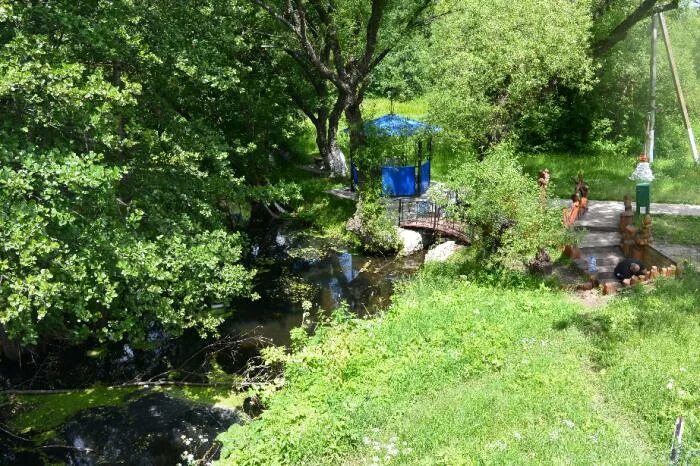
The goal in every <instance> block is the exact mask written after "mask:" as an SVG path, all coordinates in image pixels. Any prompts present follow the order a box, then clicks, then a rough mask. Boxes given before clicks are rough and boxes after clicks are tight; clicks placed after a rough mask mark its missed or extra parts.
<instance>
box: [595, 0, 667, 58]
mask: <svg viewBox="0 0 700 466" xmlns="http://www.w3.org/2000/svg"><path fill="white" fill-rule="evenodd" d="M623 3H624V2H623ZM678 5H679V2H678V0H671V1H659V0H643V1H642V2H641V3H639V4H637V6H636V8H634V9H632V10H631V11H629V9H628V8H624V7H627V4H624V7H623V9H620V8H619V2H616V1H615V0H598V2H597V3H595V4H594V8H593V15H594V19H598V18H601V17H603V16H605V15H611V16H612V15H613V14H611V10H617V11H619V12H622V13H623V15H624V16H623V17H622V19H621V20H619V22H616V23H615V25H614V27H612V29H610V30H608V31H605V32H604V34H603V35H602V36H601V37H600V38H598V39H597V40H596V41H595V42H594V43H593V53H594V55H596V56H600V55H603V54H605V53H606V52H608V51H609V50H610V49H611V48H613V47H614V46H615V44H618V43H619V42H620V41H622V40H624V39H625V38H626V37H627V34H628V33H629V31H630V29H632V27H634V25H635V24H637V23H639V22H640V21H642V20H644V19H647V18H650V17H651V16H653V15H654V14H656V13H661V12H664V11H670V10H674V9H676V8H678ZM615 7H617V8H615ZM617 16H619V15H617Z"/></svg>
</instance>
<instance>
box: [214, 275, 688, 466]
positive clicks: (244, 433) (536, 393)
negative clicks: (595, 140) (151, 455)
mask: <svg viewBox="0 0 700 466" xmlns="http://www.w3.org/2000/svg"><path fill="white" fill-rule="evenodd" d="M472 268H473V269H479V264H478V263H475V264H472V265H470V266H469V267H467V268H465V267H463V266H462V265H460V264H458V263H454V262H453V263H448V264H444V265H442V264H441V265H436V266H431V267H428V269H427V270H424V271H423V272H421V273H420V274H419V275H418V276H417V277H416V278H415V279H414V280H412V281H411V282H410V283H408V284H407V285H405V286H404V287H403V288H402V290H401V291H400V292H399V294H398V295H397V296H396V297H395V301H394V304H393V305H392V307H391V308H390V309H389V311H388V312H387V313H386V314H385V315H382V316H379V317H377V318H375V319H371V320H351V321H348V322H345V323H342V324H336V325H335V326H331V327H325V328H321V329H319V330H318V332H317V333H316V335H315V336H313V337H311V340H310V341H309V343H308V344H307V346H305V347H304V348H302V349H299V350H298V351H295V352H294V353H292V354H290V355H288V356H286V357H285V356H283V355H278V356H281V357H283V358H284V359H285V361H286V380H285V384H284V388H283V389H282V390H281V391H278V392H276V393H272V394H270V395H268V397H267V401H268V404H269V409H268V410H266V411H265V412H264V413H263V415H262V416H261V417H260V418H259V419H257V420H255V421H253V422H251V423H250V424H248V425H243V426H233V427H232V428H231V429H230V430H229V431H228V432H227V433H225V434H223V435H221V436H220V439H221V440H222V441H223V442H224V449H223V452H222V459H221V463H222V464H241V465H243V464H364V463H376V464H386V463H397V464H480V463H484V462H485V463H508V464H522V463H526V464H529V463H557V464H560V463H570V464H594V463H613V464H651V463H656V462H661V461H664V460H665V458H666V457H667V453H668V451H667V443H668V442H667V438H666V437H667V435H666V436H665V437H664V438H654V439H653V440H650V438H649V437H648V436H647V435H646V433H647V432H646V430H647V427H648V426H650V425H652V423H653V422H654V421H653V420H651V419H646V418H643V419H640V418H638V417H637V416H634V415H633V414H630V413H628V412H627V411H626V410H625V409H623V408H622V406H621V405H620V404H617V403H614V402H611V401H610V398H611V397H610V395H611V393H610V392H608V391H607V390H608V389H609V385H608V384H607V375H605V374H600V373H598V372H596V371H595V370H594V368H593V365H592V363H591V360H590V357H591V353H595V352H594V351H593V345H592V344H591V342H590V340H588V338H587V337H586V336H585V334H584V333H582V332H581V331H580V330H579V329H578V328H577V327H575V326H571V327H567V328H564V329H561V327H560V326H558V325H557V324H558V323H559V322H561V321H566V320H569V319H572V318H574V317H575V316H576V315H577V314H578V313H582V312H583V309H582V308H580V307H579V306H578V305H576V304H573V303H572V302H571V300H570V298H569V297H568V296H566V295H565V294H562V293H560V292H555V291H551V290H548V289H547V288H546V287H543V286H531V285H528V284H527V283H528V281H527V280H523V281H522V282H521V283H522V286H518V287H514V288H511V287H510V286H509V285H508V284H507V282H499V281H498V280H495V283H496V284H495V285H494V286H492V285H486V284H483V283H482V282H481V279H480V277H479V275H474V274H473V273H471V272H470V271H469V269H472ZM532 284H534V285H536V283H532ZM688 362H689V359H688V357H684V358H682V362H681V361H678V362H677V364H679V365H680V364H683V367H687V368H688V370H689V371H691V370H695V369H696V368H695V366H685V364H688ZM635 373H636V369H634V370H629V371H627V377H634V374H635ZM692 374H695V375H697V370H695V372H689V374H688V376H689V377H690V376H691V375H692ZM620 393H623V392H620ZM643 394H644V392H642V391H640V392H638V394H637V395H636V396H638V397H642V396H644V395H643ZM627 399H628V400H630V401H631V399H630V398H627ZM654 406H658V405H652V406H649V409H650V410H651V409H653V407H654ZM693 409H695V408H693ZM640 424H641V425H640ZM664 427H667V426H664ZM666 433H667V432H666Z"/></svg>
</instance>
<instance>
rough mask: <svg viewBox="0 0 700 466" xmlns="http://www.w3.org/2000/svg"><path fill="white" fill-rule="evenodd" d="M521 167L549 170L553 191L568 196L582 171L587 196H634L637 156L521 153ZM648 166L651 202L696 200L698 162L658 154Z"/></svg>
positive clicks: (698, 197) (698, 198) (699, 181)
mask: <svg viewBox="0 0 700 466" xmlns="http://www.w3.org/2000/svg"><path fill="white" fill-rule="evenodd" d="M520 160H521V162H522V164H523V167H524V169H525V171H526V172H527V173H530V174H531V175H532V176H533V177H535V176H537V173H538V171H539V170H541V169H543V168H548V169H549V170H550V172H551V176H552V183H553V184H554V192H555V194H556V195H557V196H559V197H562V198H568V197H570V196H571V194H572V193H573V189H574V185H573V181H572V178H573V177H575V176H576V175H577V173H578V172H579V171H581V172H583V175H584V178H585V180H586V182H587V183H588V184H589V186H590V189H591V190H590V193H589V196H590V198H591V199H600V200H617V201H621V200H622V198H623V197H624V196H625V194H629V195H631V196H634V190H635V187H634V182H633V181H630V180H629V176H630V175H631V174H632V172H633V171H634V168H635V166H636V164H637V160H636V159H635V158H634V157H625V156H612V155H587V154H523V155H522V156H521V157H520ZM652 169H653V171H654V175H655V176H656V180H655V181H654V182H653V183H652V185H651V197H652V202H668V203H681V204H700V166H697V165H695V163H694V162H693V161H692V160H691V159H690V158H689V157H688V158H681V157H679V158H677V159H670V158H666V159H664V158H659V159H657V160H656V161H655V162H654V164H653V166H652Z"/></svg>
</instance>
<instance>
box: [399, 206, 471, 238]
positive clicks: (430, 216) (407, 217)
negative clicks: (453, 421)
mask: <svg viewBox="0 0 700 466" xmlns="http://www.w3.org/2000/svg"><path fill="white" fill-rule="evenodd" d="M398 225H399V226H400V227H401V228H407V229H411V230H428V231H433V232H436V233H439V234H441V235H442V236H445V237H449V238H452V239H454V240H457V241H459V242H461V243H464V244H469V243H470V241H469V237H468V236H467V228H466V226H465V225H464V224H462V223H460V222H457V221H455V220H454V219H451V218H450V217H449V215H448V214H447V212H446V211H445V209H443V208H442V207H441V206H439V205H437V204H435V203H433V202H430V201H428V200H427V199H421V198H418V199H398Z"/></svg>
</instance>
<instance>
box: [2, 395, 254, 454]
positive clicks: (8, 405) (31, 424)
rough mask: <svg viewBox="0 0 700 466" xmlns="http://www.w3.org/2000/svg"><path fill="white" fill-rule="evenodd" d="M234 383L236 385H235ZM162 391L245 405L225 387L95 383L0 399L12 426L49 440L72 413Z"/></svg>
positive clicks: (212, 403) (205, 401) (200, 400)
mask: <svg viewBox="0 0 700 466" xmlns="http://www.w3.org/2000/svg"><path fill="white" fill-rule="evenodd" d="M232 386H233V385H232ZM154 391H160V392H163V393H166V394H168V395H170V396H173V397H176V398H180V399H184V400H188V401H192V402H196V403H203V404H206V405H210V406H216V407H220V408H225V409H236V408H239V407H240V406H242V404H243V399H244V398H245V396H246V395H245V394H244V393H241V392H239V391H235V390H233V389H230V388H225V387H194V386H183V387H177V386H166V387H149V388H140V387H124V388H107V387H94V388H89V389H85V390H76V391H71V392H67V393H55V394H41V395H39V394H37V395H13V396H11V397H5V398H4V400H3V399H0V406H2V407H3V409H4V410H6V411H5V412H7V413H10V414H9V416H8V417H9V419H8V426H9V427H10V428H11V429H12V430H13V431H14V432H18V433H20V434H22V435H25V436H29V437H33V438H34V439H35V440H36V441H38V442H40V443H41V442H43V441H45V440H49V439H50V438H52V437H53V436H54V431H55V429H56V428H58V427H59V426H60V425H61V424H63V423H64V422H65V421H66V420H68V419H69V418H70V417H72V416H73V415H75V414H76V413H78V412H79V411H82V410H84V409H90V408H96V407H99V406H119V405H121V404H123V403H125V400H126V399H127V398H128V399H129V400H130V401H131V400H133V397H134V395H136V396H141V395H146V394H148V393H153V392H154Z"/></svg>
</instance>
